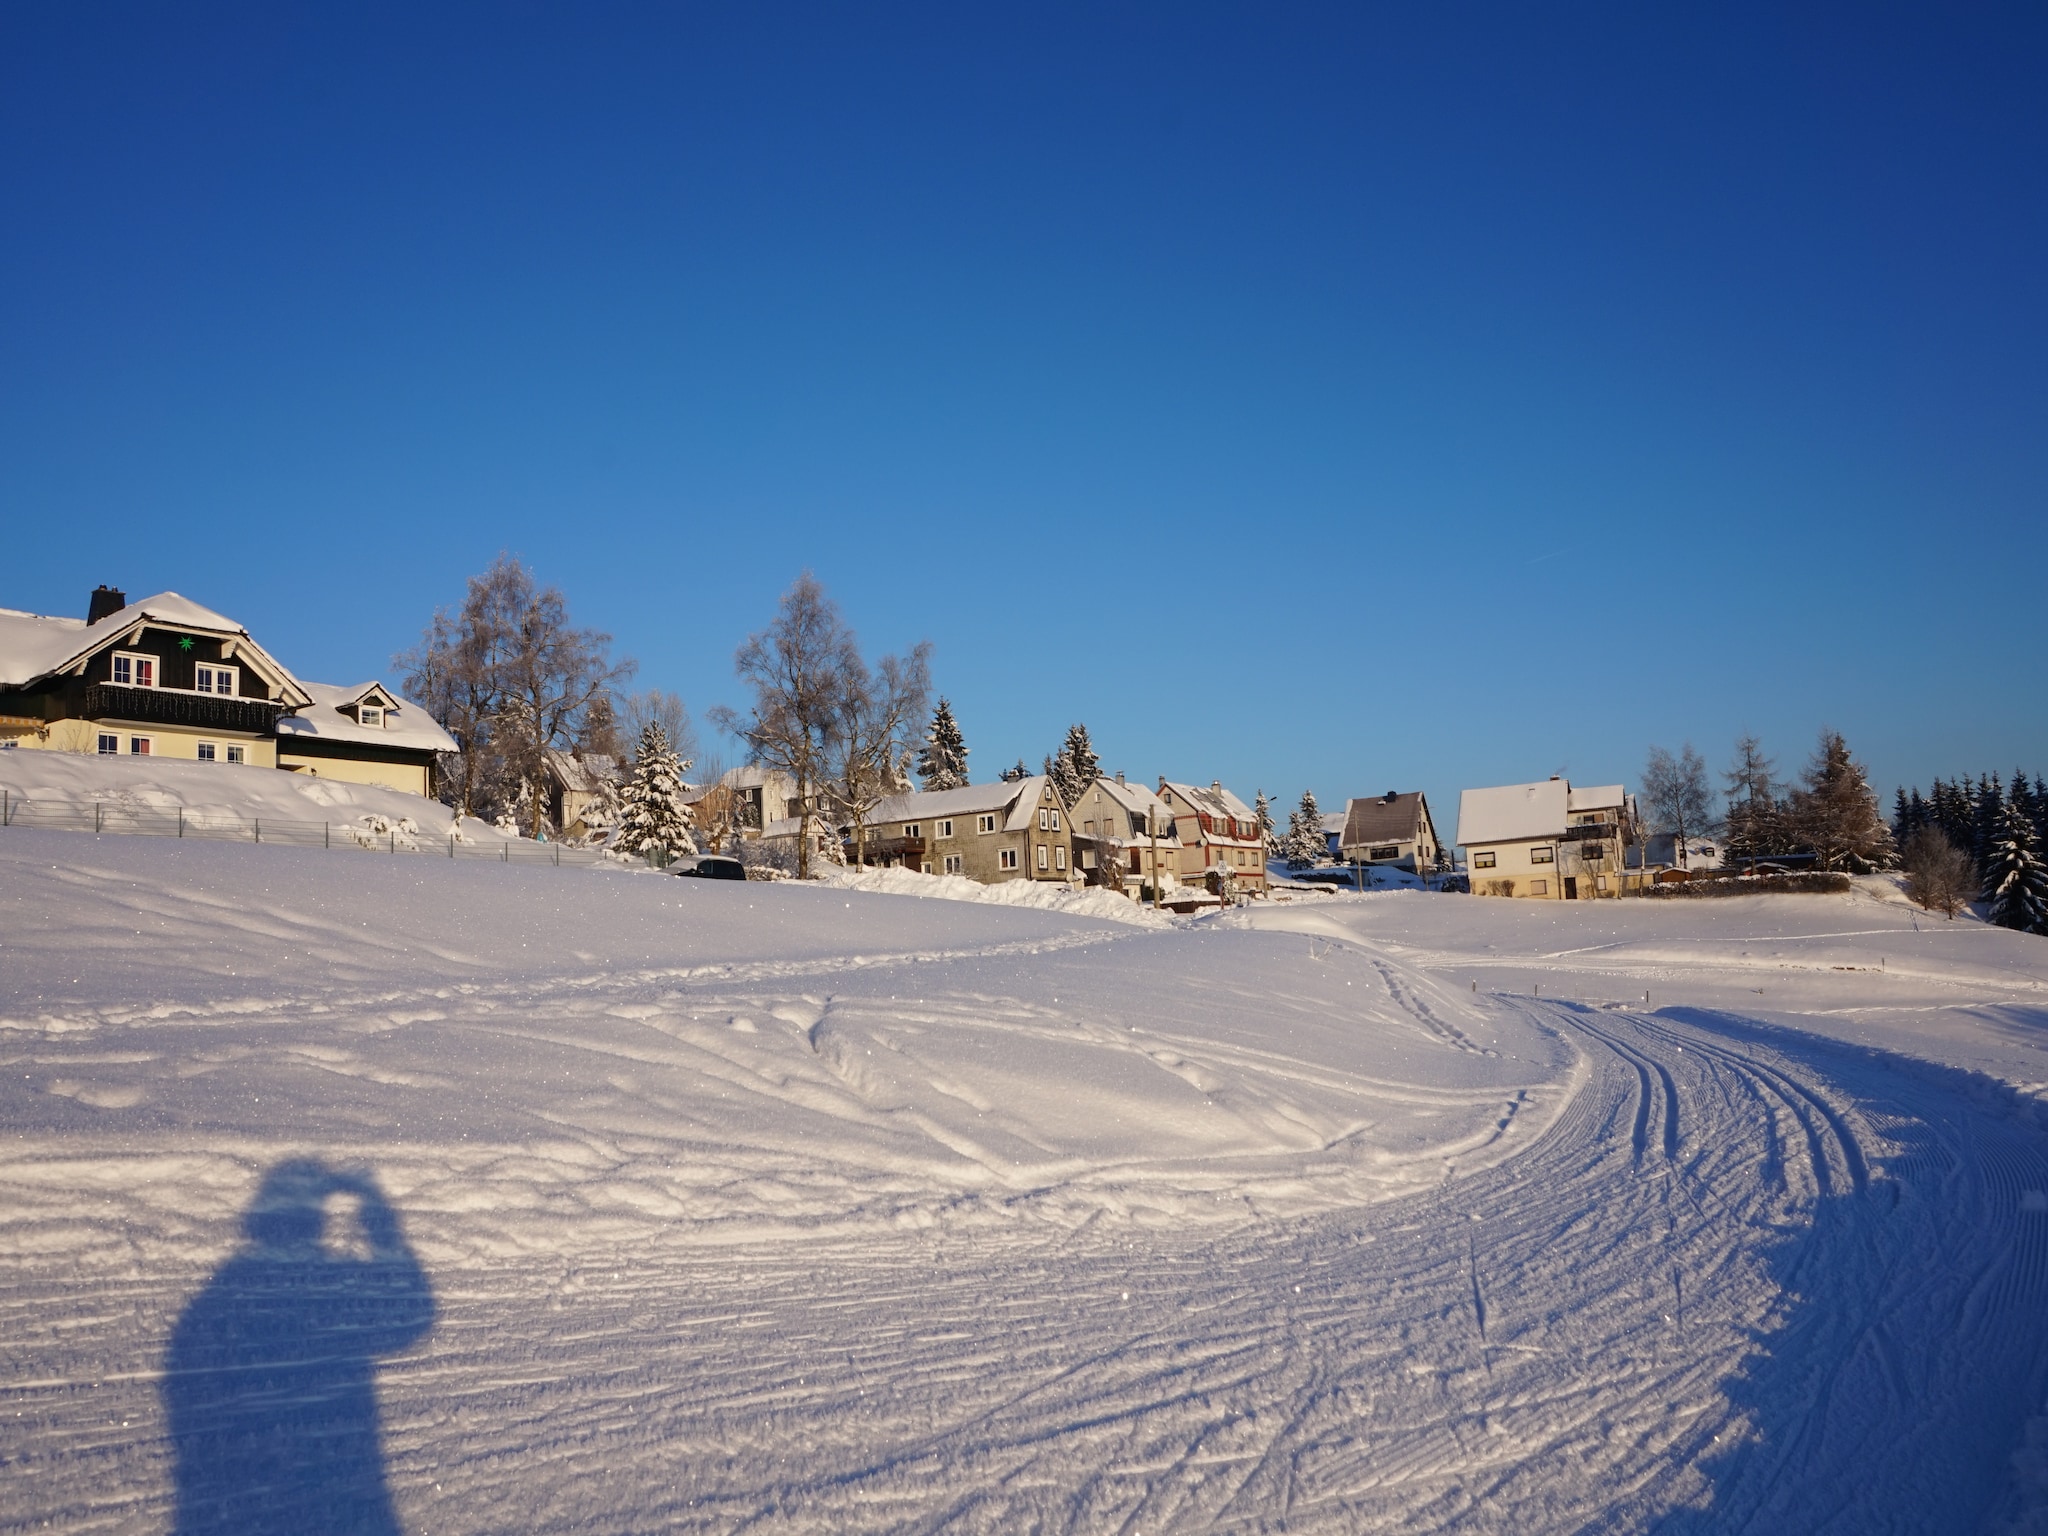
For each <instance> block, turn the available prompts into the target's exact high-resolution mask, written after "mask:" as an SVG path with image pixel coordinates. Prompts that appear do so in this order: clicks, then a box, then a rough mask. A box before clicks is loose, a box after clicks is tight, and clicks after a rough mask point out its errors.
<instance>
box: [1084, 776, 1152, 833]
mask: <svg viewBox="0 0 2048 1536" xmlns="http://www.w3.org/2000/svg"><path fill="white" fill-rule="evenodd" d="M1096 789H1099V790H1101V791H1102V792H1103V793H1104V794H1106V795H1108V796H1109V798H1110V799H1111V800H1113V801H1115V802H1116V804H1117V805H1118V806H1119V807H1121V808H1122V809H1123V810H1124V811H1125V812H1126V813H1127V814H1129V815H1130V816H1132V817H1134V818H1142V819H1143V823H1144V825H1146V826H1148V827H1153V828H1157V829H1158V830H1159V831H1160V833H1161V834H1162V835H1164V834H1165V832H1166V831H1167V829H1169V828H1171V827H1172V825H1173V808H1172V807H1171V806H1169V805H1168V804H1167V803H1166V802H1165V801H1164V800H1162V799H1160V798H1159V797H1158V796H1157V795H1155V794H1154V793H1152V791H1151V790H1150V789H1148V788H1146V787H1145V786H1144V785H1143V784H1133V783H1131V782H1130V781H1129V780H1124V781H1122V782H1119V781H1117V780H1116V779H1113V778H1111V777H1109V776H1108V775H1107V774H1103V775H1099V776H1098V777H1096V778H1095V779H1093V780H1091V781H1090V782H1089V785H1088V788H1087V789H1084V790H1082V791H1081V793H1082V795H1083V796H1086V795H1087V794H1088V793H1089V791H1090V790H1096ZM1081 809H1082V805H1081V802H1080V801H1078V800H1077V801H1075V802H1074V805H1073V806H1072V808H1071V809H1070V812H1069V814H1078V813H1079V812H1080V811H1081ZM1114 840H1115V841H1121V842H1126V843H1136V842H1143V841H1145V839H1143V838H1138V837H1122V838H1118V839H1114Z"/></svg>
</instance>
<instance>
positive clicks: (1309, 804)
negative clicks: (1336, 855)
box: [1284, 789, 1330, 869]
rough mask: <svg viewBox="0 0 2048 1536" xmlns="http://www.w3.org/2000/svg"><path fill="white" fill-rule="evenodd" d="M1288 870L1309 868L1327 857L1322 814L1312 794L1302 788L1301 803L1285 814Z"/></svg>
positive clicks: (1327, 850)
mask: <svg viewBox="0 0 2048 1536" xmlns="http://www.w3.org/2000/svg"><path fill="white" fill-rule="evenodd" d="M1284 851H1285V852H1286V855H1287V867H1288V868H1289V869H1310V868H1313V867H1314V866H1315V865H1317V864H1320V863H1322V861H1323V860H1324V859H1325V858H1326V857H1327V856H1328V855H1329V851H1330V845H1329V842H1328V840H1327V839H1326V838H1325V837H1324V836H1323V813H1322V811H1321V810H1320V809H1319V808H1318V807H1317V805H1316V795H1315V791H1314V790H1312V789H1304V790H1303V791H1302V792H1301V804H1299V805H1297V806H1296V807H1295V808H1294V809H1293V810H1292V811H1290V812H1288V813H1287V842H1286V844H1285V850H1284Z"/></svg>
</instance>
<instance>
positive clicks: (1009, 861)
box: [996, 848, 1017, 869]
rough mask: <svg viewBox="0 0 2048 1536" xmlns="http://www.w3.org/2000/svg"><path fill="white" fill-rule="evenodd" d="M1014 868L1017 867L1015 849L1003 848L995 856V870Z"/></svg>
mask: <svg viewBox="0 0 2048 1536" xmlns="http://www.w3.org/2000/svg"><path fill="white" fill-rule="evenodd" d="M1016 867H1017V850H1016V849H1014V848H1005V849H1003V850H1002V851H1001V852H1000V853H998V854H997V855H996V868H998V869H1015V868H1016Z"/></svg>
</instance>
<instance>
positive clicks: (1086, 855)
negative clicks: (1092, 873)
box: [1081, 848, 1095, 869]
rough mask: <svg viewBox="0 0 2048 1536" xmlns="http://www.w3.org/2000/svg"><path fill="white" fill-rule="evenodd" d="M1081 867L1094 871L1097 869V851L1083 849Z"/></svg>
mask: <svg viewBox="0 0 2048 1536" xmlns="http://www.w3.org/2000/svg"><path fill="white" fill-rule="evenodd" d="M1081 867H1082V868H1083V869H1093V868H1094V867H1095V850H1094V849H1093V848H1083V849H1082V850H1081Z"/></svg>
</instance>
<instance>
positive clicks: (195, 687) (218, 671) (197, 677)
mask: <svg viewBox="0 0 2048 1536" xmlns="http://www.w3.org/2000/svg"><path fill="white" fill-rule="evenodd" d="M241 671H242V669H241V668H240V667H223V666H221V665H219V664H218V663H215V662H211V661H202V662H200V663H199V665H198V666H196V667H194V668H193V669H192V691H193V692H194V693H212V694H227V695H229V696H230V697H232V696H234V695H236V694H239V693H240V692H241V691H242V677H241Z"/></svg>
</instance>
